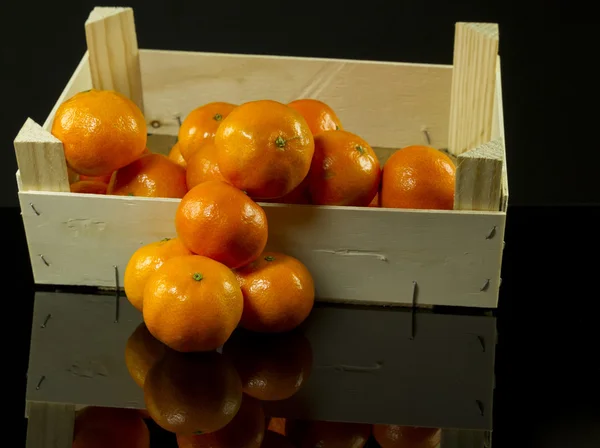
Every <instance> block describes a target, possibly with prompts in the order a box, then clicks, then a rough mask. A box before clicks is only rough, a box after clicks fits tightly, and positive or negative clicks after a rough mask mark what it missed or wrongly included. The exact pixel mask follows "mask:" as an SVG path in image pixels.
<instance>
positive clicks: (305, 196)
mask: <svg viewBox="0 0 600 448" xmlns="http://www.w3.org/2000/svg"><path fill="white" fill-rule="evenodd" d="M260 201H261V202H267V203H272V204H273V203H275V204H310V190H309V189H308V176H306V177H305V178H304V180H303V181H302V182H300V185H298V186H297V187H296V188H294V189H293V190H292V191H290V192H289V193H288V194H286V195H285V196H282V197H280V198H275V199H260Z"/></svg>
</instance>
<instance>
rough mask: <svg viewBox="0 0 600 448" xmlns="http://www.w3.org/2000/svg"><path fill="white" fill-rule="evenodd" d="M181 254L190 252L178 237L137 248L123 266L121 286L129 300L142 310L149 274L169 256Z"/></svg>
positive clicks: (156, 269)
mask: <svg viewBox="0 0 600 448" xmlns="http://www.w3.org/2000/svg"><path fill="white" fill-rule="evenodd" d="M182 255H191V252H190V251H189V250H188V249H187V248H186V247H185V246H184V245H183V243H182V242H181V240H180V239H179V238H165V239H163V240H160V241H155V242H153V243H149V244H146V245H145V246H142V247H140V248H139V249H137V250H136V251H135V252H134V253H133V255H132V256H131V258H130V259H129V262H128V263H127V267H126V268H125V276H124V282H123V286H124V288H125V295H126V296H127V299H129V302H131V304H132V305H133V306H134V307H135V308H137V309H138V310H139V311H142V309H143V300H144V288H145V287H146V283H147V282H148V279H149V278H150V276H151V275H152V274H154V273H155V272H156V271H158V269H159V268H160V267H161V266H162V265H163V263H164V262H165V261H167V260H168V259H169V258H173V257H180V256H182Z"/></svg>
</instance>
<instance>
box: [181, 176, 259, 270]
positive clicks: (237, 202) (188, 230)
mask: <svg viewBox="0 0 600 448" xmlns="http://www.w3.org/2000/svg"><path fill="white" fill-rule="evenodd" d="M175 228H176V230H177V235H179V237H180V238H181V240H182V241H183V243H184V244H185V245H186V246H187V247H188V248H189V249H190V250H191V251H192V252H194V253H196V254H198V255H204V256H205V257H209V258H212V259H213V260H217V261H219V262H221V263H223V264H225V265H227V266H229V267H230V268H232V269H235V268H239V267H240V266H244V265H246V264H248V263H250V262H252V261H254V260H256V258H258V256H259V255H260V254H261V253H262V251H263V250H264V248H265V245H266V244H267V237H268V230H267V216H266V215H265V212H264V210H263V209H262V207H260V206H259V205H258V204H257V203H256V202H254V201H253V200H252V199H250V198H249V197H248V196H246V195H245V194H244V193H243V192H241V191H240V190H238V189H237V188H235V187H233V186H231V185H229V184H228V183H227V182H223V181H216V180H211V181H207V182H203V183H201V184H199V185H196V186H195V187H194V188H192V189H191V190H190V191H189V192H188V193H187V194H186V195H185V197H184V198H183V199H182V200H181V202H180V203H179V207H178V208H177V212H176V214H175Z"/></svg>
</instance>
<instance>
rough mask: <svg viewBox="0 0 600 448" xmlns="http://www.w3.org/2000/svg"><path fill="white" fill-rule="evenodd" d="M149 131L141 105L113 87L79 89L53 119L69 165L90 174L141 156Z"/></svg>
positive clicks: (93, 174)
mask: <svg viewBox="0 0 600 448" xmlns="http://www.w3.org/2000/svg"><path fill="white" fill-rule="evenodd" d="M146 132H147V128H146V121H145V119H144V116H143V114H142V112H141V111H140V109H139V108H138V107H137V106H136V105H135V103H134V102H133V101H131V100H130V99H128V98H126V97H125V96H123V95H121V94H120V93H117V92H115V91H112V90H94V89H92V90H88V91H86V92H80V93H77V94H76V95H74V96H73V97H71V98H70V99H68V100H67V101H65V102H64V103H62V104H61V105H60V106H59V107H58V110H57V111H56V115H55V117H54V122H53V123H52V134H53V135H54V136H55V137H56V138H58V139H59V140H60V141H61V142H62V143H63V146H64V150H65V158H66V159H67V163H68V164H69V166H70V167H71V168H72V169H73V170H74V171H76V172H78V173H79V174H85V175H88V176H104V175H107V174H111V173H112V172H113V171H115V170H117V169H119V168H122V167H124V166H125V165H128V164H129V163H131V162H133V161H134V160H135V159H137V158H138V157H139V156H141V155H142V152H143V151H144V149H145V148H146V139H147V136H146Z"/></svg>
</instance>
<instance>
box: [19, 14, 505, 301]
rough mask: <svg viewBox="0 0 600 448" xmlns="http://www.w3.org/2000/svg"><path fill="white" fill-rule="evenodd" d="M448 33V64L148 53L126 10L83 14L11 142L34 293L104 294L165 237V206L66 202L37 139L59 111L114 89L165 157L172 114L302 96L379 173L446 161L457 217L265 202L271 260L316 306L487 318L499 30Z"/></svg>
mask: <svg viewBox="0 0 600 448" xmlns="http://www.w3.org/2000/svg"><path fill="white" fill-rule="evenodd" d="M456 30H457V33H456V41H455V53H454V66H440V65H426V64H425V65H424V64H407V63H387V62H366V61H350V60H333V59H310V58H295V57H275V56H245V55H230V54H210V53H192V52H178V51H155V50H138V48H137V39H136V34H135V26H134V20H133V12H132V10H131V9H128V8H97V9H95V10H94V11H93V12H92V14H91V15H90V18H89V20H88V21H87V23H86V36H87V43H88V52H87V53H86V54H85V55H84V57H83V59H82V60H81V63H80V64H79V66H78V67H77V69H76V71H75V73H74V74H73V76H72V78H71V80H70V81H69V83H68V84H67V86H66V88H65V89H64V91H63V93H62V95H61V96H60V98H59V100H58V102H57V105H56V106H55V108H54V109H53V111H52V112H51V113H50V115H49V116H48V118H47V120H46V122H45V123H44V125H43V126H39V125H37V124H36V123H34V122H33V121H31V120H28V121H27V122H26V123H25V125H24V126H23V128H22V129H21V132H20V133H19V135H18V137H17V139H16V140H15V150H16V153H17V159H18V165H19V172H18V173H17V181H18V184H19V198H20V204H21V210H22V215H23V220H24V223H25V230H26V234H27V241H28V245H29V251H30V256H31V263H32V266H33V273H34V277H35V282H36V283H37V284H56V285H88V286H98V287H115V283H116V282H115V270H116V271H117V272H116V273H117V277H118V278H119V277H120V281H119V282H118V285H122V284H123V283H122V280H123V271H124V268H125V266H126V263H127V261H128V258H129V256H130V255H131V254H132V253H133V251H134V250H135V249H137V248H138V247H139V246H140V245H142V244H145V243H149V242H151V241H155V240H159V239H161V238H164V237H168V236H172V235H174V233H175V229H174V223H173V216H174V211H175V209H176V207H177V204H178V200H175V199H149V198H134V197H115V196H93V195H81V194H71V193H69V181H68V171H67V166H66V163H65V158H64V154H63V149H62V144H61V143H60V142H59V141H58V140H56V139H55V138H54V137H53V136H52V135H51V134H50V133H49V129H50V127H51V124H52V120H53V116H54V113H55V111H56V107H58V104H60V103H61V102H62V101H64V100H66V99H67V98H69V97H71V96H72V95H73V94H75V93H77V92H80V91H83V90H87V89H90V88H92V87H95V88H107V89H115V90H119V91H121V92H122V93H124V94H126V95H128V96H129V97H130V98H132V99H133V100H134V101H135V102H136V103H138V104H139V105H140V107H142V109H143V111H144V113H145V116H146V118H147V121H148V129H149V131H150V132H152V134H153V135H151V136H150V137H149V140H148V146H149V147H150V149H151V150H154V151H159V152H164V151H166V150H167V149H169V147H170V146H171V145H172V144H173V142H174V141H175V136H176V134H177V131H178V118H182V117H185V115H186V114H187V113H189V112H190V110H192V109H193V108H194V107H197V106H198V105H201V104H203V103H206V102H210V101H216V100H219V101H228V102H232V103H237V104H239V103H242V102H245V101H249V100H255V99H261V98H271V99H275V100H279V101H282V102H288V101H290V100H292V99H296V98H299V97H311V98H318V99H321V100H323V101H325V102H327V103H329V104H330V105H331V106H332V107H333V108H334V109H335V110H336V111H337V112H338V115H339V116H340V119H341V120H342V122H343V123H344V126H345V128H346V129H348V130H350V131H351V132H354V133H356V134H358V135H360V136H362V137H363V138H365V139H366V140H367V141H368V142H369V143H370V144H371V146H373V147H376V148H377V152H378V154H379V156H380V158H381V161H382V163H383V162H384V161H385V160H386V159H387V157H388V156H389V154H390V153H391V152H392V151H393V150H394V149H396V148H399V147H402V146H406V145H409V144H422V143H427V142H429V144H430V145H431V146H434V147H436V148H438V149H442V150H447V151H449V152H450V153H451V154H452V155H454V156H457V157H458V170H457V190H456V191H457V194H456V198H455V199H456V200H455V208H456V209H457V210H454V211H419V210H397V209H396V210H392V209H376V208H366V207H365V208H358V207H322V206H293V205H278V204H264V208H265V210H266V213H267V216H268V220H269V230H270V235H269V249H271V250H278V251H282V252H286V253H288V254H290V255H294V256H296V257H297V258H299V259H300V260H302V261H303V262H304V263H305V264H306V265H307V266H308V267H309V269H310V271H311V272H312V274H313V275H314V277H315V281H316V290H317V297H318V298H319V299H321V300H332V301H346V302H356V301H359V302H360V301H363V302H371V303H375V302H379V303H386V304H411V303H415V304H417V305H453V306H476V307H489V308H494V307H496V305H497V299H498V289H499V285H500V266H501V259H502V247H503V236H504V224H505V218H506V207H507V199H508V187H507V180H506V179H507V178H506V169H505V163H504V142H503V133H504V131H503V116H502V96H501V89H500V76H498V75H499V73H500V71H499V64H498V57H497V48H498V35H497V31H498V29H497V26H496V25H491V24H473V23H461V24H457V28H456ZM118 285H117V286H118ZM415 285H417V287H416V288H415ZM417 292H418V293H417Z"/></svg>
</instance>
